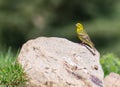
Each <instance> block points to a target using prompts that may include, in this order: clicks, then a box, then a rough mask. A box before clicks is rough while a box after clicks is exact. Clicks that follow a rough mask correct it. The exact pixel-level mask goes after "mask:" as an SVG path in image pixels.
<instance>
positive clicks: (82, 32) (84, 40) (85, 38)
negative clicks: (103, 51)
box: [76, 23, 94, 50]
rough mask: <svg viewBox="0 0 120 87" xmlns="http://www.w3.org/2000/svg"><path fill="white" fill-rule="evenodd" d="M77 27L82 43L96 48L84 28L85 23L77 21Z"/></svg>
mask: <svg viewBox="0 0 120 87" xmlns="http://www.w3.org/2000/svg"><path fill="white" fill-rule="evenodd" d="M76 27H77V34H78V38H79V39H80V40H81V41H82V43H84V44H87V45H88V46H89V47H91V48H93V50H94V44H93V43H92V41H91V39H90V37H89V35H88V34H87V32H86V31H85V30H84V29H83V25H82V24H80V23H77V24H76Z"/></svg>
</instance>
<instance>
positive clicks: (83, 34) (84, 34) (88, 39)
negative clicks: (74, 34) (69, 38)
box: [79, 30, 94, 46]
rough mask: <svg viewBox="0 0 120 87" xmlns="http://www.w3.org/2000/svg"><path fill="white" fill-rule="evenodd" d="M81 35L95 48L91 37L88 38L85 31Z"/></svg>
mask: <svg viewBox="0 0 120 87" xmlns="http://www.w3.org/2000/svg"><path fill="white" fill-rule="evenodd" d="M79 35H80V36H81V37H82V38H83V39H84V41H85V42H87V43H90V44H91V45H92V46H94V44H93V43H92V41H91V39H90V37H89V36H88V34H87V32H86V31H85V30H84V31H83V32H81V33H79Z"/></svg>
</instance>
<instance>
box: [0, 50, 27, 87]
mask: <svg viewBox="0 0 120 87" xmlns="http://www.w3.org/2000/svg"><path fill="white" fill-rule="evenodd" d="M15 59H16V56H14V55H13V54H12V53H11V51H10V50H9V51H8V53H5V54H4V53H1V54H0V87H2V86H3V87H24V85H25V82H26V81H27V79H25V73H24V71H23V69H22V67H21V65H19V64H18V63H17V62H16V60H15Z"/></svg>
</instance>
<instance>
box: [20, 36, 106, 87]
mask: <svg viewBox="0 0 120 87" xmlns="http://www.w3.org/2000/svg"><path fill="white" fill-rule="evenodd" d="M89 49H90V48H89ZM90 50H91V51H93V50H92V49H90ZM93 52H94V51H93ZM95 54H96V55H93V54H92V53H91V52H90V51H89V50H88V49H87V48H86V47H85V46H83V45H81V44H78V43H73V42H71V41H69V40H66V39H63V38H55V37H39V38H37V39H34V40H30V41H28V42H27V43H25V44H24V45H23V47H22V49H21V51H20V54H19V56H18V62H19V63H20V64H21V65H22V67H23V68H24V70H25V72H26V74H27V76H28V78H29V82H28V87H103V76H104V75H103V71H102V68H101V65H100V63H99V57H100V55H99V53H98V52H97V51H95Z"/></svg>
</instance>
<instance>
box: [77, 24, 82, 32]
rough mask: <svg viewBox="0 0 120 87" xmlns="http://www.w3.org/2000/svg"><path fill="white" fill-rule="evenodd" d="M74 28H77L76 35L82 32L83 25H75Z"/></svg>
mask: <svg viewBox="0 0 120 87" xmlns="http://www.w3.org/2000/svg"><path fill="white" fill-rule="evenodd" d="M76 27H77V33H78V32H80V31H82V30H83V25H82V24H80V23H77V24H76Z"/></svg>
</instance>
